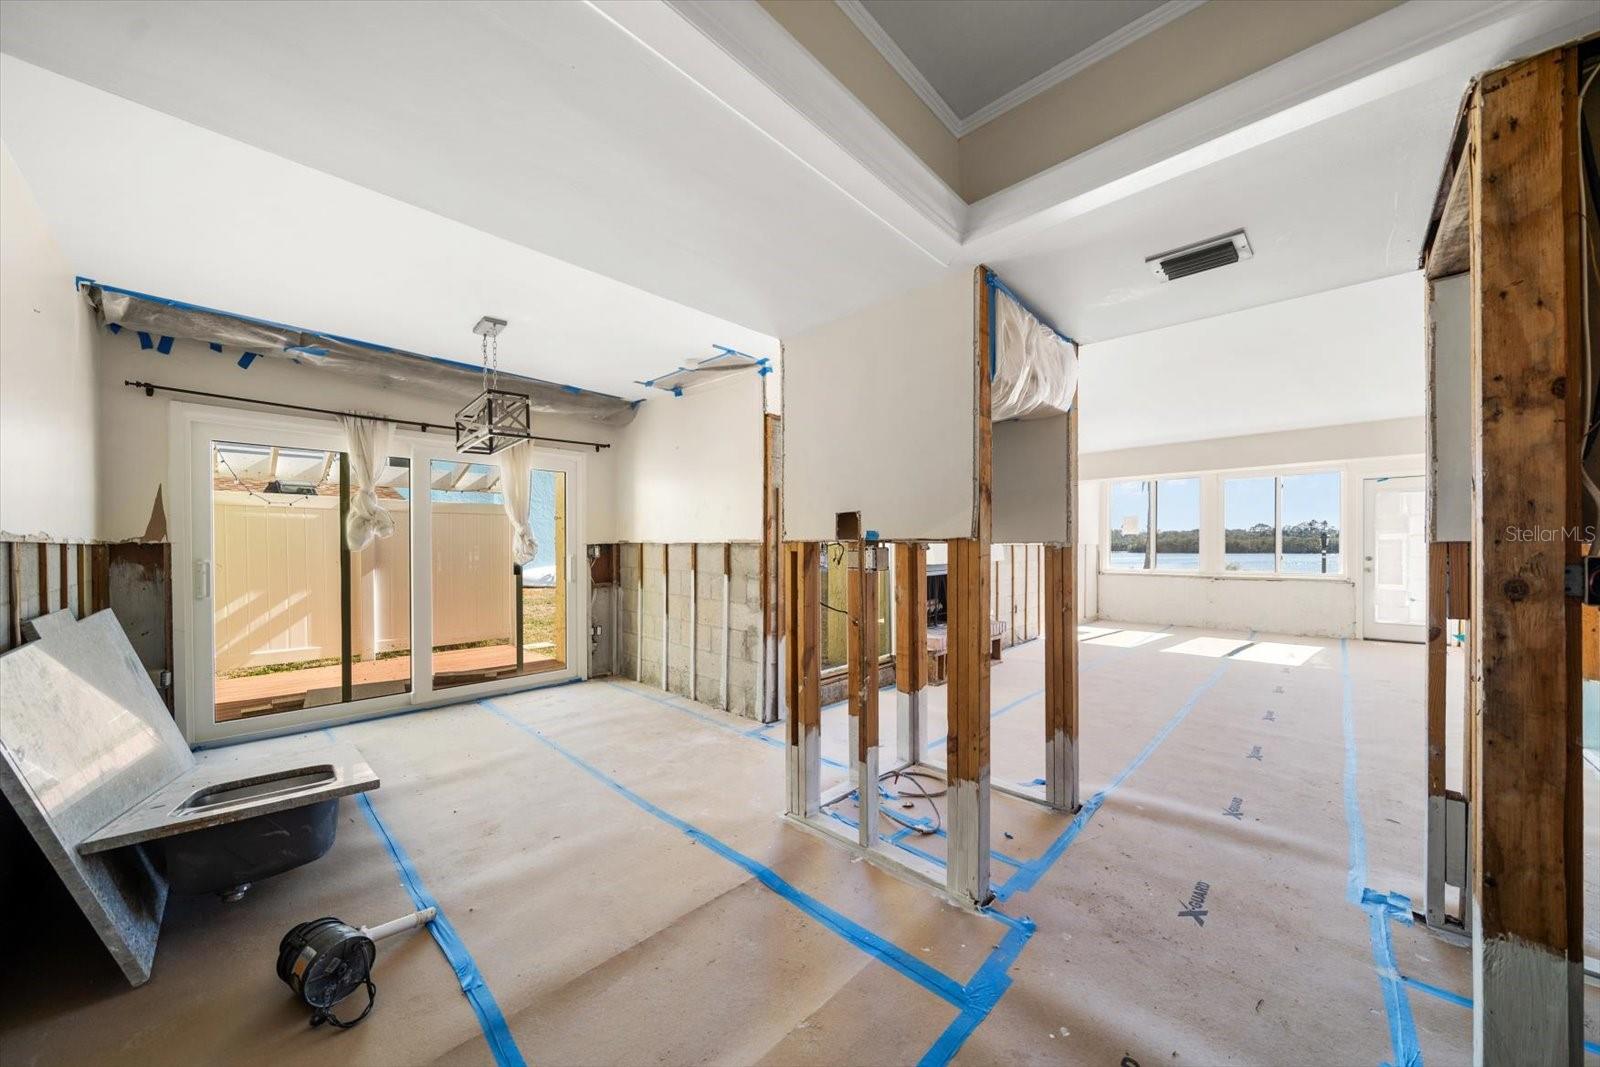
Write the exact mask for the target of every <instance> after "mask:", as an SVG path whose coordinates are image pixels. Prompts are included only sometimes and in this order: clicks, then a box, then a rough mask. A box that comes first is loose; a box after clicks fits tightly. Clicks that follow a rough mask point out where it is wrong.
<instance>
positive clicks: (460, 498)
mask: <svg viewBox="0 0 1600 1067" xmlns="http://www.w3.org/2000/svg"><path fill="white" fill-rule="evenodd" d="M429 484H430V486H431V487H432V488H431V490H430V492H429V495H430V497H431V505H432V512H433V553H432V556H433V559H432V571H433V687H434V688H435V689H445V688H449V687H451V686H458V685H470V684H472V683H474V682H487V681H494V680H496V679H500V678H509V677H517V676H520V675H527V674H543V673H547V672H551V671H559V670H562V669H563V668H565V667H566V665H567V625H566V622H567V599H568V598H567V569H566V567H565V566H558V562H559V561H561V560H563V559H564V558H565V555H566V496H567V475H566V472H565V471H561V470H541V469H535V470H534V471H533V472H532V474H531V475H530V479H529V492H528V502H529V503H528V524H529V528H530V530H531V532H532V535H533V540H534V544H535V552H534V556H533V559H531V560H529V561H528V562H526V563H523V564H518V563H517V562H516V561H515V560H514V559H513V557H512V552H511V538H510V536H509V535H508V530H509V527H510V519H509V516H508V515H507V513H506V495H505V486H504V485H503V482H502V472H501V469H500V467H499V466H498V465H497V464H494V463H469V462H466V461H463V460H448V459H436V460H433V461H432V464H431V469H430V471H429Z"/></svg>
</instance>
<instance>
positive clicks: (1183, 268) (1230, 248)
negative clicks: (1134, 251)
mask: <svg viewBox="0 0 1600 1067" xmlns="http://www.w3.org/2000/svg"><path fill="white" fill-rule="evenodd" d="M1252 255H1254V253H1253V252H1252V251H1251V250H1250V239H1249V238H1248V237H1246V236H1245V233H1244V231H1243V230H1234V231H1233V232H1232V233H1226V234H1223V235H1222V236H1221V237H1212V238H1210V239H1209V240H1205V241H1197V242H1196V243H1194V244H1192V245H1184V246H1183V247H1182V248H1174V249H1173V250H1172V251H1170V252H1162V253H1160V254H1159V255H1154V256H1150V257H1148V258H1146V259H1145V263H1146V264H1148V265H1149V267H1150V269H1151V270H1152V271H1154V272H1155V275H1156V277H1157V278H1160V279H1161V280H1162V281H1164V282H1170V281H1175V280H1176V279H1178V278H1187V277H1188V276H1189V275H1191V274H1200V273H1201V272H1203V271H1208V270H1216V269H1217V268H1218V267H1226V266H1227V265H1228V264H1230V263H1237V262H1239V261H1240V260H1241V259H1249V258H1250V257H1251V256H1252Z"/></svg>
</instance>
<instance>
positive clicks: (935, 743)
mask: <svg viewBox="0 0 1600 1067" xmlns="http://www.w3.org/2000/svg"><path fill="white" fill-rule="evenodd" d="M1043 692H1044V690H1043V689H1035V690H1034V691H1033V692H1031V693H1029V694H1028V695H1026V696H1020V697H1018V698H1017V699H1015V700H1013V701H1012V702H1011V703H1009V704H1007V705H1006V706H1005V707H1003V708H1001V709H999V710H998V711H995V712H991V713H990V715H989V721H990V722H993V721H994V720H995V719H998V718H999V717H1000V716H1002V715H1004V714H1005V713H1006V712H1008V711H1011V710H1013V709H1015V708H1019V707H1021V706H1022V705H1023V704H1026V703H1027V702H1028V701H1030V700H1032V699H1033V698H1034V697H1036V696H1039V695H1040V694H1041V693H1043ZM948 740H949V737H948V736H942V737H936V738H934V739H933V740H932V741H929V742H928V748H930V749H931V748H938V747H939V746H940V745H942V744H944V743H945V742H946V741H948ZM923 751H927V749H924V750H923Z"/></svg>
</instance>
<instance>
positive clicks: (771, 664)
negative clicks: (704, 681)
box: [724, 415, 783, 722]
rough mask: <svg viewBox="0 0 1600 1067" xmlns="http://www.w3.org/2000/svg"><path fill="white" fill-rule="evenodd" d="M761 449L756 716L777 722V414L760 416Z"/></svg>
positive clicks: (779, 494) (780, 437) (779, 440)
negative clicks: (758, 695)
mask: <svg viewBox="0 0 1600 1067" xmlns="http://www.w3.org/2000/svg"><path fill="white" fill-rule="evenodd" d="M761 452H762V471H763V472H764V478H763V481H764V483H765V484H764V485H763V492H762V496H761V637H762V656H761V702H760V710H759V711H758V712H757V713H756V717H757V718H759V719H760V720H761V721H763V722H777V721H778V720H779V719H780V718H782V717H783V716H782V714H781V709H780V708H779V703H780V700H781V695H780V691H781V688H782V685H781V681H780V678H779V675H780V673H781V668H780V664H781V663H782V655H781V654H780V652H779V650H778V646H779V644H780V643H781V641H782V633H783V607H782V604H781V601H782V596H781V592H780V591H781V589H782V587H783V582H782V572H783V562H782V559H783V543H782V540H781V538H782V521H781V517H782V503H783V484H782V483H783V422H782V420H781V419H780V417H779V416H777V415H767V416H766V417H765V419H764V420H763V423H762V435H761ZM724 677H726V672H724ZM724 703H726V701H724Z"/></svg>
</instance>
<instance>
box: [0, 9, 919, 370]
mask: <svg viewBox="0 0 1600 1067" xmlns="http://www.w3.org/2000/svg"><path fill="white" fill-rule="evenodd" d="M0 39H3V41H4V51H6V52H7V53H9V54H11V55H14V56H17V57H19V58H21V59H24V60H27V61H28V62H30V63H34V64H37V65H40V66H43V67H46V68H48V69H50V70H53V71H55V72H57V73H60V74H64V75H66V76H67V77H69V78H73V79H76V80H78V81H81V82H84V83H86V84H88V85H92V86H96V87H98V88H102V89H105V90H107V91H109V92H111V93H114V94H116V95H118V96H122V97H125V98H127V99H129V100H135V101H138V102H139V103H141V104H145V105H147V106H149V107H151V108H154V109H156V110H158V111H161V112H164V113H166V114H168V115H172V116H176V117H178V118H180V119H184V120H186V121H187V122H190V123H194V124H195V125H197V126H200V127H203V128H204V129H206V130H211V131H215V132H217V133H221V134H224V135H226V136H227V137H231V138H236V139H238V140H240V141H244V142H246V143H248V144H251V145H254V146H256V147H258V148H261V149H264V150H266V151H267V152H271V153H273V154H275V155H278V156H281V157H283V158H284V159H288V160H293V161H295V162H297V163H301V164H304V165H306V166H308V167H312V168H315V169H316V170H319V171H322V172H324V173H326V174H330V175H334V176H336V177H339V178H343V179H345V180H347V181H349V182H353V183H354V184H356V185H358V186H362V187H364V188H366V189H370V190H373V191H375V192H377V193H381V194H384V195H385V196H389V197H393V198H395V199H397V200H400V201H404V202H405V203H406V204H410V205H413V206H415V207H419V208H423V209H425V210H427V211H430V212H434V213H436V214H437V215H440V216H443V217H444V218H447V219H452V220H454V221H456V222H458V223H463V224H465V225H467V226H470V227H474V228H476V229H478V230H480V231H483V232H484V233H486V234H493V235H495V236H496V237H499V238H502V239H505V240H507V241H511V242H514V243H516V244H518V245H521V246H524V247H526V248H532V249H538V250H539V251H541V252H544V253H546V254H547V255H550V256H554V257H556V258H558V259H561V260H565V261H566V262H568V263H572V264H576V265H578V266H581V267H585V268H587V269H589V270H593V271H596V272H598V273H600V274H603V275H605V276H607V277H609V278H614V279H617V280H619V281H622V282H625V283H627V284H629V285H632V286H636V287H638V288H641V289H644V290H646V291H647V292H652V293H655V294H657V295H659V296H663V297H666V298H667V299H669V300H673V301H676V302H679V303H682V304H685V305H688V306H689V307H693V308H697V309H699V310H701V311H703V312H706V313H708V314H711V315H715V316H718V317H720V318H723V319H727V320H730V321H736V322H739V323H741V324H743V325H745V326H746V327H749V328H750V329H753V330H758V331H760V332H762V333H765V334H769V335H774V334H777V333H779V332H780V331H783V330H787V329H793V328H796V327H797V326H799V325H809V324H810V323H811V322H812V321H815V317H816V316H817V315H819V314H820V315H821V316H822V317H823V318H826V317H827V315H828V313H829V309H831V308H836V307H839V306H856V305H859V304H863V303H869V302H871V301H872V300H874V299H876V298H878V297H881V296H885V295H887V294H888V293H890V292H892V291H894V290H895V289H896V288H898V287H900V286H901V285H903V283H904V280H905V279H906V278H907V277H908V276H911V277H915V276H917V275H918V272H927V271H931V270H935V269H937V266H938V264H936V263H935V262H934V261H933V260H931V259H930V258H929V257H928V256H927V255H926V254H925V253H923V252H921V251H920V250H918V249H917V248H915V247H911V246H910V245H908V243H907V242H906V241H905V240H904V239H903V238H901V237H900V236H899V235H898V234H897V233H896V232H895V231H894V230H892V229H890V228H889V227H888V226H886V225H885V224H884V223H882V222H881V221H880V220H878V219H877V218H876V217H875V216H873V215H872V214H870V213H869V212H868V211H866V210H865V209H863V208H862V207H861V206H860V205H859V204H858V203H856V202H855V201H854V200H852V199H851V198H850V197H848V196H846V195H845V194H844V193H842V192H841V191H840V190H839V189H838V188H837V187H836V186H835V185H833V184H832V183H831V182H829V181H828V180H826V179H824V178H822V177H821V176H820V175H819V174H818V173H816V172H815V171H814V170H813V169H811V168H810V167H808V166H806V165H805V164H803V163H801V162H800V161H799V160H797V159H796V158H795V157H794V156H793V155H792V154H791V153H790V152H789V151H788V150H786V149H785V148H784V147H782V146H780V145H778V144H775V143H774V142H773V141H772V140H771V139H769V138H768V137H767V136H765V135H764V134H763V133H761V132H760V131H759V130H757V129H756V128H754V127H753V126H751V125H750V124H749V123H748V122H747V121H745V120H744V119H742V118H741V117H740V116H739V115H738V114H736V113H734V112H732V111H731V110H729V109H728V108H726V107H724V106H722V105H720V104H719V103H718V101H717V100H715V99H714V98H712V97H710V96H709V95H708V94H707V93H706V92H705V91H704V90H702V89H701V88H700V87H699V86H698V85H696V84H694V83H693V82H692V81H690V80H689V79H687V78H685V77H683V76H682V75H681V74H680V73H679V72H678V71H676V70H675V69H673V68H672V67H671V66H669V65H668V64H667V63H665V62H664V61H662V60H661V59H660V58H659V57H658V56H657V55H655V54H654V53H652V52H651V51H650V50H649V49H647V48H645V47H644V46H642V45H641V44H640V43H639V42H638V41H636V40H635V39H634V38H632V37H631V36H629V35H628V34H626V33H624V32H623V31H622V30H620V29H619V28H618V27H617V26H616V25H615V24H614V23H613V22H611V21H610V20H609V19H608V18H606V17H605V16H603V15H602V14H600V13H599V12H598V11H596V10H595V9H594V8H592V7H591V6H589V5H586V4H581V3H539V4H526V3H515V2H489V3H473V4H467V3H462V4H454V3H408V4H404V5H398V6H395V5H389V6H387V7H386V6H385V5H380V4H370V3H361V2H349V0H344V2H331V3H299V2H255V0H249V2H232V3H194V4H171V3H160V2H149V0H136V2H124V3H115V4H111V3H83V4H56V3H48V2H38V3H35V2H23V0H18V2H8V3H6V4H5V5H4V6H3V8H0ZM6 95H7V96H9V95H11V94H10V93H9V92H8V93H7V94H6ZM23 110H24V108H23V107H22V106H21V103H20V102H17V106H14V107H12V108H10V109H8V112H7V116H8V118H7V122H6V128H5V129H4V130H0V133H3V135H4V136H5V137H6V139H7V141H10V140H11V139H12V135H11V132H10V129H9V127H10V125H11V121H12V119H13V118H16V120H17V121H21V119H20V116H21V115H22V112H23ZM92 110H93V109H90V112H89V113H86V114H85V116H84V117H85V118H86V119H88V120H89V121H88V122H86V124H85V126H84V127H82V128H83V129H85V130H93V131H95V132H94V133H93V134H86V135H85V136H83V137H81V138H63V137H59V136H58V137H56V138H55V140H56V141H58V142H59V141H62V140H78V141H81V142H82V144H81V150H82V151H81V156H80V158H79V160H78V161H79V162H84V161H86V160H85V158H84V157H89V158H92V157H94V156H95V155H97V154H98V155H99V156H101V157H102V158H101V159H100V163H99V166H98V167H96V168H95V169H96V170H98V171H100V177H101V181H100V182H98V183H97V184H101V185H112V184H117V183H118V182H119V181H120V180H121V179H119V178H118V177H117V171H119V170H120V164H118V163H117V161H116V159H115V156H113V155H110V154H107V153H105V152H104V150H103V147H100V148H97V147H96V146H95V144H94V143H93V142H95V141H96V140H99V139H100V138H102V137H105V136H107V135H108V133H109V127H110V123H109V122H108V119H109V117H110V116H109V114H100V115H94V114H92ZM187 140H189V141H190V142H191V143H192V145H193V151H194V152H195V153H196V157H195V158H194V159H191V160H188V161H185V162H189V163H198V162H200V161H201V160H202V159H203V157H204V155H205V153H207V152H210V151H213V150H217V151H221V149H220V148H216V147H215V145H214V144H213V143H210V142H207V141H206V140H205V139H203V138H187ZM69 151H70V147H69V146H67V145H63V144H59V143H58V144H54V145H50V144H37V145H33V146H29V147H23V146H17V145H13V152H14V154H15V155H16V157H17V161H18V165H19V166H20V167H21V168H22V169H23V171H24V173H27V172H28V170H29V169H30V166H31V167H35V168H36V167H40V166H43V165H46V164H45V163H44V160H43V159H42V158H41V157H42V155H44V154H49V155H57V154H66V153H67V152H69ZM156 155H157V156H158V157H160V158H158V159H157V160H153V161H149V162H148V163H144V162H141V164H140V166H141V168H144V169H147V170H148V171H149V172H150V173H149V178H150V179H151V181H152V182H153V183H154V184H165V183H163V182H161V181H159V180H158V174H159V173H160V172H162V171H163V170H173V171H176V170H177V169H178V168H177V166H176V164H177V162H178V161H177V160H175V159H172V158H170V157H169V156H168V154H167V153H166V152H162V151H157V152H156ZM63 169H65V168H63ZM169 178H170V180H172V181H182V180H183V179H182V177H181V176H180V175H178V174H176V173H174V174H171V175H169ZM36 184H37V183H36ZM286 207H287V205H286ZM85 236H86V237H88V235H85ZM173 237H174V238H176V239H178V240H180V241H181V240H182V237H183V235H182V234H181V231H180V232H178V233H175V234H174V235H173ZM92 240H93V242H94V243H93V244H89V245H86V244H78V245H77V246H76V247H75V248H73V249H72V251H73V252H74V253H75V254H80V255H81V254H88V253H91V252H103V253H106V254H111V253H112V249H111V248H110V246H111V245H113V244H115V243H117V240H118V238H117V233H116V231H115V230H112V231H110V232H109V233H103V234H101V235H100V236H99V237H98V238H92ZM317 243H318V244H321V245H322V246H323V247H327V245H326V244H325V242H317ZM143 251H146V252H148V251H150V249H149V246H145V248H144V249H143ZM333 251H335V252H336V254H338V255H340V256H344V255H353V256H356V257H358V258H359V257H360V256H361V251H360V250H359V249H356V248H346V247H337V248H335V249H333ZM80 261H81V260H80ZM83 265H84V266H85V267H86V268H87V270H86V273H88V272H91V271H93V272H96V273H101V274H107V273H108V272H106V271H104V270H103V269H102V268H99V267H97V266H96V264H95V263H94V262H88V263H84V264H83ZM452 269H453V268H452ZM107 280H108V281H111V280H114V279H112V278H110V277H107ZM193 280H194V281H203V280H204V279H203V278H196V279H193ZM190 281H191V279H189V278H185V277H172V278H170V279H169V285H177V284H179V283H183V287H184V288H185V289H187V287H188V283H189V282H190ZM508 282H509V283H511V284H513V285H515V284H516V280H515V279H508ZM521 288H523V289H525V290H528V289H529V287H527V286H521ZM173 295H183V293H181V292H180V293H176V294H173ZM551 295H552V294H550V293H545V294H543V299H542V300H541V299H540V297H539V294H536V293H534V292H532V291H531V290H529V291H528V292H527V296H526V299H525V301H524V302H523V303H522V304H521V305H519V306H518V307H513V308H510V309H508V310H509V311H510V312H512V313H513V314H516V313H519V312H522V313H527V314H530V315H531V314H534V313H535V312H536V311H537V310H538V309H539V308H541V307H547V306H548V304H549V300H550V297H551ZM191 298H192V297H191ZM245 310H248V308H247V309H245ZM429 310H430V311H431V310H433V308H429ZM466 310H467V311H469V312H470V315H469V319H471V320H475V319H476V317H477V315H478V314H480V313H481V312H483V311H485V310H487V309H484V308H480V307H477V306H473V307H472V308H470V309H466ZM461 317H462V315H461V313H460V312H459V311H458V312H456V313H455V314H454V316H453V319H452V321H459V320H460V319H461ZM310 325H315V324H314V323H312V324H310ZM724 343H726V342H724ZM658 369H660V368H658Z"/></svg>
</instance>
